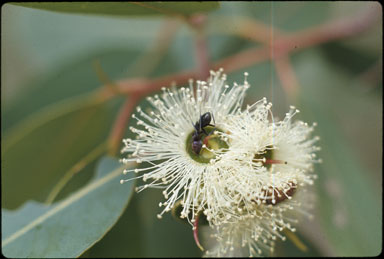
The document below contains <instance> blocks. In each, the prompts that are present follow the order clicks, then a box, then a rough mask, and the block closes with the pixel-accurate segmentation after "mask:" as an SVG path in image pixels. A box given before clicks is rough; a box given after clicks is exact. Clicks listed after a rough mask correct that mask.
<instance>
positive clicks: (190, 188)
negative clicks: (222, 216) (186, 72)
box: [121, 70, 249, 222]
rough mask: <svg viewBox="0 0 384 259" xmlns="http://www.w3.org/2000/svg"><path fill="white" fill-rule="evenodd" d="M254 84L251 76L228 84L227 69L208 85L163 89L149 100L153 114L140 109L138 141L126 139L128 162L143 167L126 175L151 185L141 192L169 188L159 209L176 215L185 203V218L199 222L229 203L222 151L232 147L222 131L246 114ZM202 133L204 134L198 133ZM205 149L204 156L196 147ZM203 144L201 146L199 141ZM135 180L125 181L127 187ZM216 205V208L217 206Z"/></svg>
mask: <svg viewBox="0 0 384 259" xmlns="http://www.w3.org/2000/svg"><path fill="white" fill-rule="evenodd" d="M248 88H249V84H248V82H247V79H246V77H245V80H244V83H243V84H242V85H237V84H236V83H234V85H233V87H230V86H229V85H227V84H226V75H225V74H223V73H222V70H219V71H217V72H213V71H211V76H210V78H209V80H208V81H207V82H205V81H197V82H196V83H195V84H194V82H193V81H190V85H189V88H184V87H182V88H180V89H174V88H173V89H167V88H163V89H162V91H163V93H162V94H161V95H155V96H154V97H148V98H147V100H148V102H149V103H150V104H151V106H152V110H151V111H149V112H146V111H143V110H142V109H141V108H140V107H137V114H134V115H133V116H132V117H133V118H134V119H136V120H137V127H131V128H130V130H131V131H132V132H133V133H136V134H137V138H136V139H125V140H124V144H125V147H124V148H123V150H122V152H124V153H128V156H127V158H124V159H122V162H124V163H127V162H132V161H133V162H136V163H138V164H142V163H143V165H142V167H141V168H135V169H127V170H125V171H124V173H127V172H131V171H133V172H135V173H140V175H139V176H138V177H136V178H142V180H143V181H144V182H148V183H147V184H145V185H143V186H140V187H138V188H137V191H138V192H140V191H142V190H144V189H146V188H149V187H151V188H163V189H164V190H163V195H164V198H165V202H162V203H160V204H159V206H161V207H164V209H163V211H162V212H161V213H160V214H159V215H158V217H159V218H161V215H162V214H163V213H164V212H167V211H170V210H171V209H172V208H173V207H174V205H175V203H176V202H177V201H179V200H180V201H181V204H182V206H183V210H182V211H181V217H186V218H188V220H191V221H192V222H193V221H194V218H195V216H196V213H197V212H199V211H201V210H203V208H205V207H206V206H207V200H209V202H210V204H209V205H208V207H212V206H213V207H220V205H218V206H216V205H215V204H220V203H223V202H224V203H225V201H224V200H223V199H222V198H221V194H220V193H221V192H223V191H224V190H223V189H222V188H221V186H219V185H217V183H216V179H219V178H220V177H221V175H223V174H224V173H225V171H226V168H227V167H231V165H228V164H227V163H226V162H225V160H223V159H222V154H223V153H224V152H223V151H222V150H223V149H227V148H228V146H227V144H226V142H225V141H223V140H222V139H220V138H219V137H218V135H217V133H218V132H223V131H225V128H224V127H223V125H224V122H225V120H226V119H227V118H228V117H229V116H230V115H235V114H238V113H239V112H240V109H241V106H242V103H243V99H244V95H245V91H246V89H248ZM206 113H209V114H210V115H211V117H212V118H211V120H212V121H211V123H210V124H211V125H212V126H207V127H205V129H203V130H204V131H205V133H206V134H205V133H201V134H197V137H196V135H194V134H196V132H197V131H200V128H199V126H200V123H201V118H202V115H204V114H206ZM198 133H200V132H198ZM194 136H195V138H196V139H197V140H196V143H197V144H199V143H200V144H201V145H202V146H201V150H200V152H195V151H196V150H194V148H193V147H192V145H193V144H194V143H193V141H194ZM199 141H201V142H199ZM129 180H132V179H127V180H121V183H123V182H125V181H129ZM212 203H215V204H212Z"/></svg>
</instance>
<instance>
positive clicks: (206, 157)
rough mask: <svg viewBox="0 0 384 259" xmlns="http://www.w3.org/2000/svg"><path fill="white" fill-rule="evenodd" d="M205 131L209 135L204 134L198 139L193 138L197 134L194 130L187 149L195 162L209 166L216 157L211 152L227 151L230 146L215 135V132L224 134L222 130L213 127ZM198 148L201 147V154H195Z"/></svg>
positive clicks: (190, 135)
mask: <svg viewBox="0 0 384 259" xmlns="http://www.w3.org/2000/svg"><path fill="white" fill-rule="evenodd" d="M204 130H205V132H206V133H207V135H206V134H205V133H203V132H202V133H201V134H199V136H198V137H197V138H193V136H194V134H195V130H193V131H192V132H191V133H190V134H189V136H188V138H187V142H186V147H187V153H188V154H189V155H190V157H191V158H192V159H193V160H195V161H196V162H199V163H203V164H207V163H209V161H211V159H213V158H215V157H216V155H215V154H214V152H211V151H210V150H219V149H227V148H228V144H227V143H226V142H225V141H224V140H222V139H221V138H220V136H218V135H217V134H215V133H214V131H219V132H223V131H222V130H220V129H218V128H214V127H212V126H206V127H204ZM196 146H201V149H200V151H199V153H196V152H195V151H196V150H197V149H196Z"/></svg>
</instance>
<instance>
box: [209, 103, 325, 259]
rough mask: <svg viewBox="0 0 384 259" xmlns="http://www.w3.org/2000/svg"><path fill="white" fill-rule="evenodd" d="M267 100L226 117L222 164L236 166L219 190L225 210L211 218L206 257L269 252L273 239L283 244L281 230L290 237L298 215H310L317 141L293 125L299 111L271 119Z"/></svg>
mask: <svg viewBox="0 0 384 259" xmlns="http://www.w3.org/2000/svg"><path fill="white" fill-rule="evenodd" d="M271 106H272V104H271V103H267V101H266V99H263V100H261V101H258V102H256V103H255V104H253V105H251V106H248V107H247V108H246V109H245V110H244V111H243V112H241V113H239V114H236V115H233V116H229V118H228V119H227V120H226V122H225V125H224V126H223V127H225V129H226V131H225V132H220V133H219V135H220V136H221V137H222V138H224V139H226V140H227V143H228V145H229V146H230V149H228V152H226V154H225V155H226V156H227V160H226V161H227V163H234V162H229V161H230V160H231V159H232V160H234V161H236V162H237V163H238V168H239V170H237V171H236V172H233V173H232V174H231V172H229V173H228V174H227V175H226V177H225V179H223V181H227V183H223V181H222V182H221V185H222V186H225V187H223V188H224V189H225V190H226V192H225V193H226V194H225V195H226V197H227V200H229V201H230V203H228V206H227V208H226V211H225V210H223V208H221V210H220V214H217V215H215V216H212V218H213V220H211V223H212V224H211V226H212V227H213V228H214V229H215V231H216V233H215V235H214V236H215V237H216V239H217V245H216V246H215V247H214V248H213V249H210V250H209V251H208V252H207V253H206V256H245V255H249V256H257V255H260V254H261V253H262V251H270V252H273V249H274V240H276V239H277V238H280V239H281V240H285V236H284V233H283V231H291V232H294V231H295V230H296V227H295V225H297V223H298V218H299V217H300V216H301V215H309V216H310V208H311V207H312V204H313V202H314V198H313V195H311V192H310V191H308V189H309V188H308V186H309V185H312V184H313V181H314V179H316V177H317V175H316V174H314V172H313V165H314V163H318V162H321V160H320V159H317V158H316V154H315V152H316V151H318V150H319V149H320V148H319V147H318V146H316V145H315V143H316V142H317V141H318V140H319V138H318V137H316V136H315V137H311V134H312V132H313V130H314V126H315V125H316V124H313V125H312V126H309V125H308V124H307V123H304V122H302V121H293V117H294V115H295V114H296V113H298V112H299V111H298V110H297V109H296V108H295V107H291V109H290V111H289V112H288V113H287V114H286V116H285V118H284V119H283V120H281V121H278V120H276V119H275V118H274V117H273V114H272V112H271Z"/></svg>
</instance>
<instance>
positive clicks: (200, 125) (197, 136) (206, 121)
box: [192, 112, 215, 155]
mask: <svg viewBox="0 0 384 259" xmlns="http://www.w3.org/2000/svg"><path fill="white" fill-rule="evenodd" d="M211 119H213V121H215V118H214V117H213V114H212V113H210V112H206V113H204V114H203V115H201V116H200V119H199V120H198V121H197V122H196V123H195V125H193V124H192V125H193V127H194V128H195V132H194V133H193V135H192V150H193V152H195V154H197V155H198V154H199V153H200V151H201V148H202V147H203V141H202V140H201V137H202V136H201V134H203V133H204V134H205V135H207V136H209V135H210V134H212V133H213V132H214V130H212V131H211V133H210V134H208V133H207V132H206V131H205V129H204V127H207V126H212V127H215V125H212V124H210V123H211Z"/></svg>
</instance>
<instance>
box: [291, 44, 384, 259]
mask: <svg viewBox="0 0 384 259" xmlns="http://www.w3.org/2000/svg"><path fill="white" fill-rule="evenodd" d="M296 64H297V66H296V69H297V71H298V75H299V77H300V79H301V82H302V85H303V88H302V92H301V93H302V94H301V98H300V99H301V105H302V108H301V111H302V113H303V115H304V116H306V118H307V119H308V120H309V121H316V122H317V123H318V127H316V129H315V132H316V134H317V135H319V136H320V137H321V140H320V143H319V144H320V146H321V147H322V151H321V152H320V154H319V157H321V158H322V160H323V163H322V164H321V165H320V166H318V167H317V169H316V171H317V174H318V175H319V180H318V181H317V184H318V187H319V188H318V195H317V196H318V203H317V204H318V205H317V211H318V213H319V215H318V216H319V221H320V224H321V230H322V231H323V232H324V234H325V237H326V241H327V242H328V243H329V244H330V245H331V247H332V248H333V251H334V253H335V255H336V256H375V255H378V254H379V253H380V251H381V244H382V243H381V240H382V231H381V230H382V205H381V201H380V197H379V196H378V195H379V194H378V192H377V191H376V190H375V189H374V188H373V186H374V185H373V181H372V178H370V177H372V176H373V175H375V174H374V173H373V172H370V171H371V170H370V169H368V168H366V166H364V164H363V163H362V159H361V158H360V157H358V156H357V153H356V151H352V150H353V149H352V142H351V141H349V140H348V137H347V136H346V134H345V132H346V131H347V130H348V127H351V125H353V124H352V123H354V124H355V126H354V127H359V128H360V130H359V131H357V134H358V136H359V138H362V139H365V140H366V141H365V142H368V141H370V140H369V139H370V138H373V139H374V140H373V141H376V144H374V145H370V147H371V148H372V149H375V147H374V146H375V145H378V143H382V142H381V140H378V139H377V138H379V139H380V134H379V132H380V129H379V127H380V123H379V122H380V118H381V115H380V114H379V112H378V110H377V109H376V110H375V109H374V108H373V107H372V101H370V99H369V98H368V97H369V96H368V94H367V92H365V95H366V96H364V95H363V94H362V92H359V89H358V88H356V87H352V80H353V77H351V75H348V74H345V70H342V69H340V68H337V67H336V66H335V65H332V64H331V63H329V62H327V60H325V59H324V57H323V56H322V55H320V52H318V51H315V50H308V51H306V52H305V53H302V54H301V55H300V57H299V58H298V59H297V61H296ZM372 97H373V96H371V97H370V98H372ZM371 107H372V108H371ZM369 111H370V112H369ZM372 121H373V122H372ZM359 122H360V123H359ZM344 123H347V124H346V125H345V128H344V129H343V124H344ZM367 123H371V124H372V126H373V128H371V127H370V128H367V127H365V126H364V125H367ZM372 143H374V142H372ZM366 152H369V150H367V149H365V150H362V152H361V154H363V155H364V154H365V155H369V156H372V155H373V154H371V153H366Z"/></svg>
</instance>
